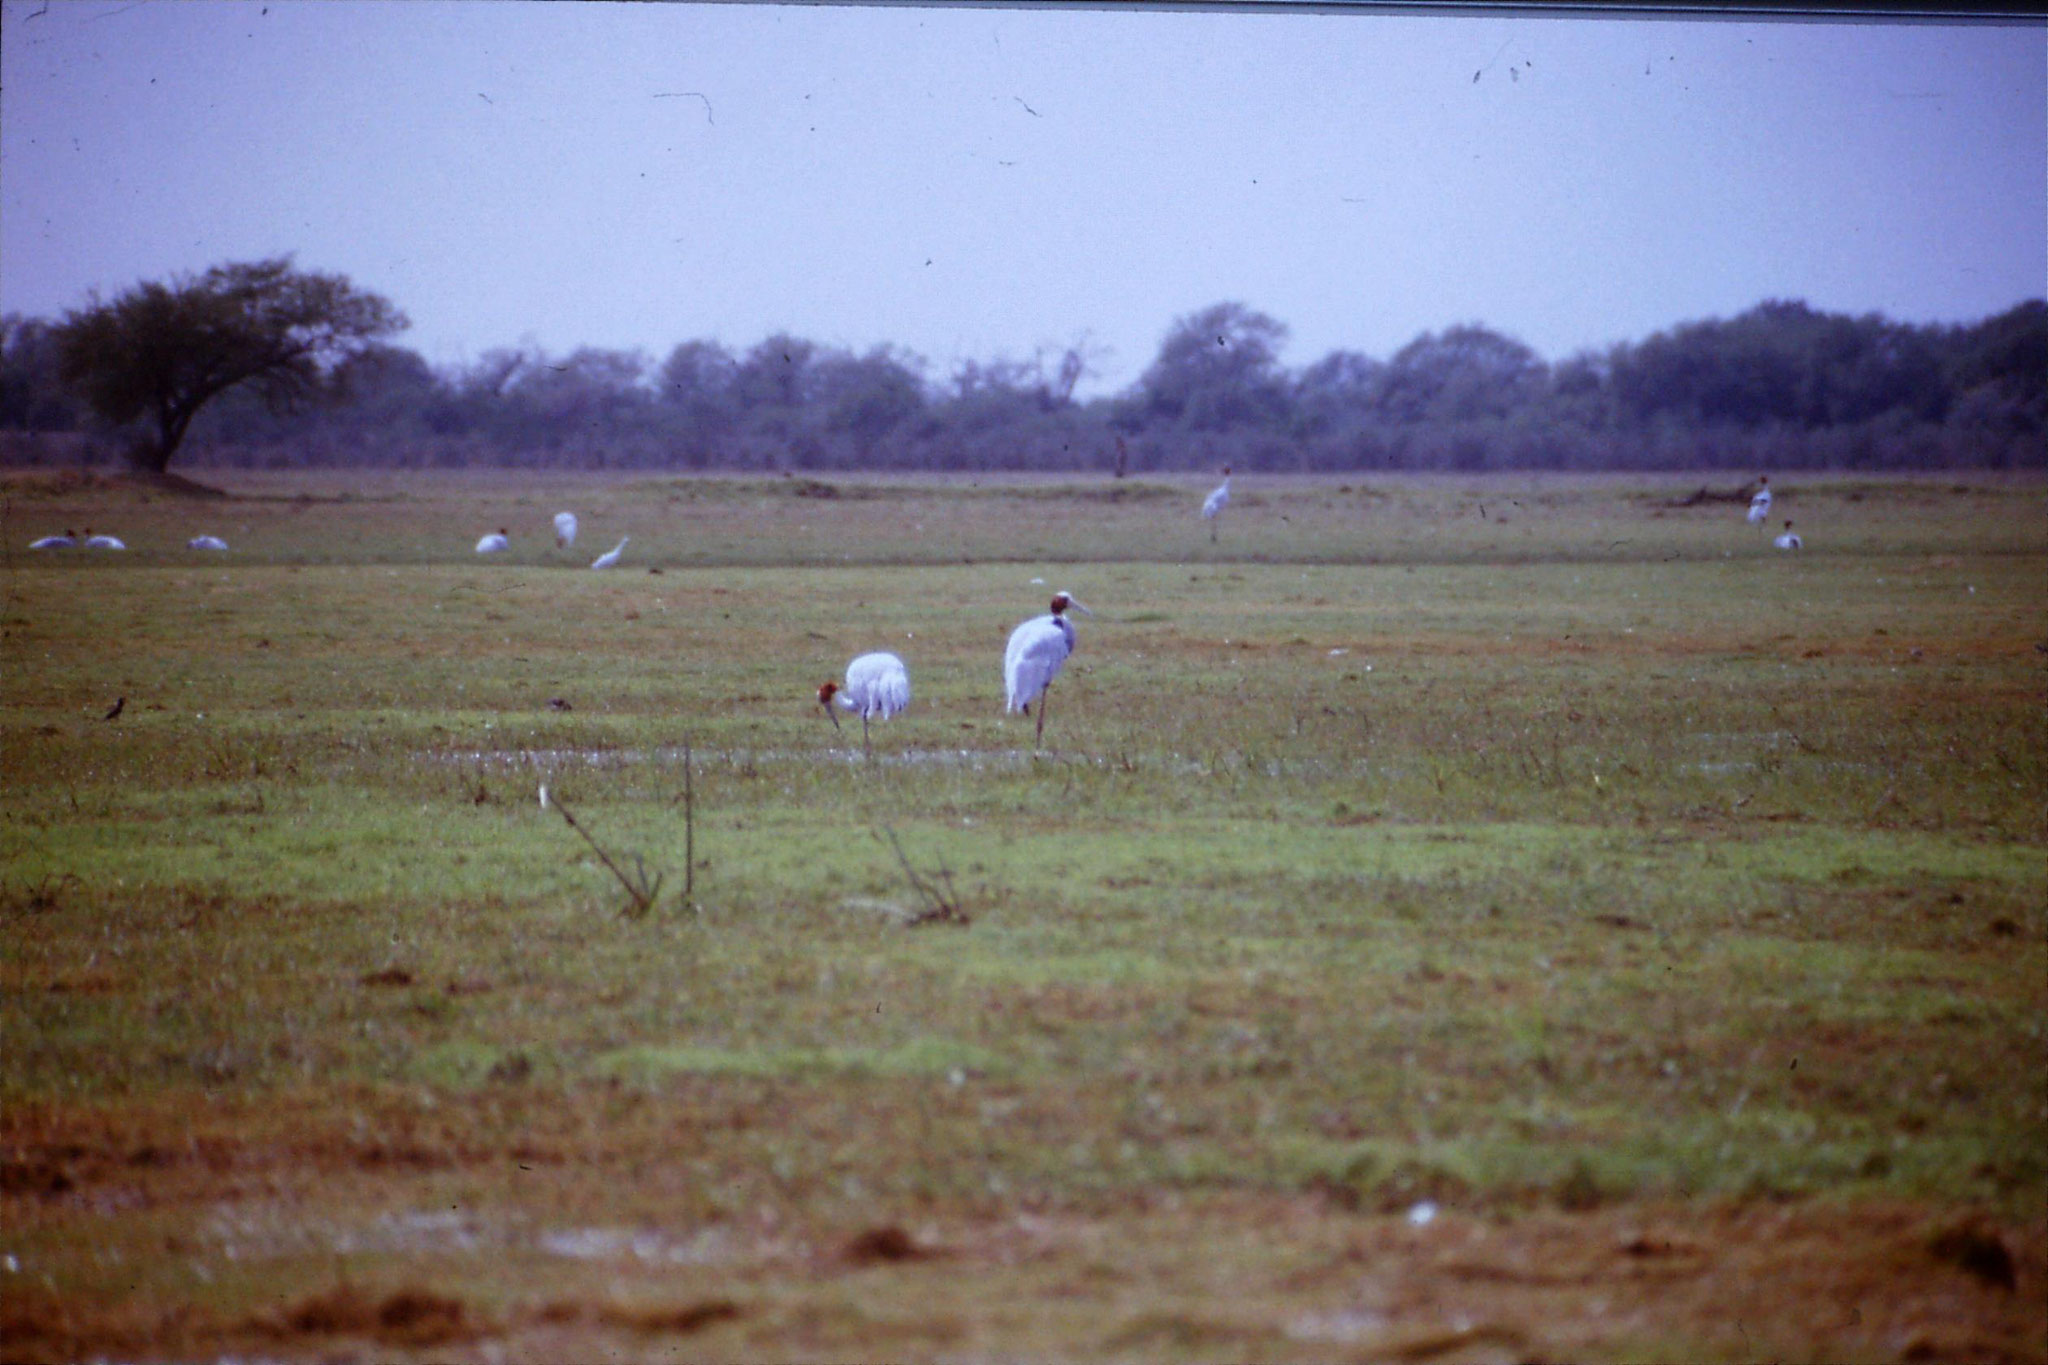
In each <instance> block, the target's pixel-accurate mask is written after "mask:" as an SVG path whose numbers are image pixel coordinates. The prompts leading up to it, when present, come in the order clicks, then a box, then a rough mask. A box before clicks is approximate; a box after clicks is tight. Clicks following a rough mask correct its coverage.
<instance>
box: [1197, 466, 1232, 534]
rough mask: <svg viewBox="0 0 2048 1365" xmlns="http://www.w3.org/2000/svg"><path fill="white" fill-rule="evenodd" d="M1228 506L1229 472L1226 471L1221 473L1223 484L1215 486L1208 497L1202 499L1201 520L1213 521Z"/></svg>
mask: <svg viewBox="0 0 2048 1365" xmlns="http://www.w3.org/2000/svg"><path fill="white" fill-rule="evenodd" d="M1228 506H1230V471H1229V470H1227V469H1226V470H1224V471H1223V482H1222V483H1219V484H1217V485H1216V487H1215V488H1214V489H1213V490H1211V491H1210V493H1209V496H1208V497H1206V498H1204V499H1202V519H1203V520H1204V521H1214V520H1216V517H1217V515H1218V514H1219V513H1221V512H1222V511H1223V509H1224V508H1226V507H1228Z"/></svg>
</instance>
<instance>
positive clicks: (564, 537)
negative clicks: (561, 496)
mask: <svg viewBox="0 0 2048 1365" xmlns="http://www.w3.org/2000/svg"><path fill="white" fill-rule="evenodd" d="M575 543H576V514H575V513H574V512H557V513H555V548H556V549H558V550H566V549H568V548H569V547H570V546H571V545H574V544H575Z"/></svg>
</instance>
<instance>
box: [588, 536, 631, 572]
mask: <svg viewBox="0 0 2048 1365" xmlns="http://www.w3.org/2000/svg"><path fill="white" fill-rule="evenodd" d="M632 538H633V537H631V536H620V537H619V543H618V544H616V545H614V546H612V547H611V549H609V550H606V551H605V552H604V553H603V554H601V555H599V556H598V557H597V558H596V559H593V560H591V561H590V567H591V568H593V569H609V568H610V567H611V566H612V565H614V564H616V563H618V562H619V556H620V555H622V554H624V553H625V552H626V542H627V541H629V540H631V539H632Z"/></svg>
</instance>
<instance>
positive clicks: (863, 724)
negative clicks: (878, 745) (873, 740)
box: [860, 711, 875, 758]
mask: <svg viewBox="0 0 2048 1365" xmlns="http://www.w3.org/2000/svg"><path fill="white" fill-rule="evenodd" d="M860 751H861V752H862V753H864V754H866V755H867V756H868V757H869V758H873V757H874V756H875V749H874V746H873V745H872V744H870V743H868V713H867V712H866V711H862V712H861V713H860Z"/></svg>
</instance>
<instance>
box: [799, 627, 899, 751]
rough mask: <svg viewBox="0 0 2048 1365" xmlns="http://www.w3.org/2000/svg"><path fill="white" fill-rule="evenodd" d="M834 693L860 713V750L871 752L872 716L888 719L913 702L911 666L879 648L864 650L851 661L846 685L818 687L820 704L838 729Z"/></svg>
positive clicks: (833, 684) (850, 707) (840, 701)
mask: <svg viewBox="0 0 2048 1365" xmlns="http://www.w3.org/2000/svg"><path fill="white" fill-rule="evenodd" d="M835 696H836V697H838V698H839V704H840V705H841V706H843V707H845V708H846V709H847V710H849V711H857V712H859V713H860V747H861V751H862V752H863V753H871V752H873V751H872V749H870V747H869V744H868V721H869V719H870V718H873V719H876V720H887V719H889V717H891V716H893V715H895V714H896V713H897V712H898V711H901V710H902V709H903V708H904V707H906V706H908V705H910V670H909V669H907V668H905V667H904V666H903V660H901V659H899V658H897V657H896V656H895V655H894V654H887V653H880V652H877V653H874V654H863V655H861V656H860V657H859V658H857V659H855V660H854V661H853V662H852V663H850V664H848V665H847V666H846V685H845V686H844V687H841V686H840V685H839V684H838V683H836V682H828V683H826V684H825V685H824V686H823V687H820V688H819V689H818V705H820V706H822V707H824V708H825V714H826V715H827V716H830V717H831V719H832V727H833V728H834V729H835V730H836V729H838V728H839V717H838V716H837V715H834V714H833V711H832V699H833V697H835Z"/></svg>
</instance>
